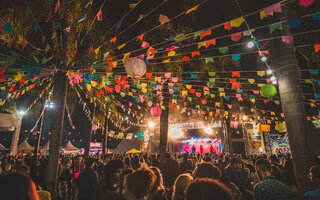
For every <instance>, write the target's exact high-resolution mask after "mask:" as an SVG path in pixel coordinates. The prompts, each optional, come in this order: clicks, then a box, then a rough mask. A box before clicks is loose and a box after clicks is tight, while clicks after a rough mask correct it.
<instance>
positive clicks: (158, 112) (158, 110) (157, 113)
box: [150, 106, 161, 117]
mask: <svg viewBox="0 0 320 200" xmlns="http://www.w3.org/2000/svg"><path fill="white" fill-rule="evenodd" d="M150 114H151V115H152V116H155V117H157V116H160V115H161V108H160V107H158V106H153V107H152V108H150Z"/></svg>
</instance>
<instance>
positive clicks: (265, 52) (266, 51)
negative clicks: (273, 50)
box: [259, 50, 269, 56]
mask: <svg viewBox="0 0 320 200" xmlns="http://www.w3.org/2000/svg"><path fill="white" fill-rule="evenodd" d="M261 54H269V51H268V50H265V51H259V56H261Z"/></svg>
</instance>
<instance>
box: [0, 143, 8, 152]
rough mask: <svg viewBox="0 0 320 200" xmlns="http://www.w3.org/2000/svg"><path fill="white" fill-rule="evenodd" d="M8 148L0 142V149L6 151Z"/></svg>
mask: <svg viewBox="0 0 320 200" xmlns="http://www.w3.org/2000/svg"><path fill="white" fill-rule="evenodd" d="M6 150H8V149H7V148H5V147H4V146H3V145H2V144H0V151H6Z"/></svg>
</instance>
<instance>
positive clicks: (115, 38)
mask: <svg viewBox="0 0 320 200" xmlns="http://www.w3.org/2000/svg"><path fill="white" fill-rule="evenodd" d="M116 40H117V36H116V37H114V38H112V39H111V40H110V43H113V44H115V43H116Z"/></svg>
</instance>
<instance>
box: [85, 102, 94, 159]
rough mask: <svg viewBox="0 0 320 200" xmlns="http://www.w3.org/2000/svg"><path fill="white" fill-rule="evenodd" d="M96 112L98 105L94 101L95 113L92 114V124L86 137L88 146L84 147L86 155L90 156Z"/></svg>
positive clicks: (86, 156)
mask: <svg viewBox="0 0 320 200" xmlns="http://www.w3.org/2000/svg"><path fill="white" fill-rule="evenodd" d="M95 114H96V105H95V103H94V105H93V114H92V121H91V125H90V126H89V128H90V129H89V130H88V132H87V137H86V146H85V149H84V157H85V158H88V157H89V152H90V142H91V138H92V127H93V123H94V116H95Z"/></svg>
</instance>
